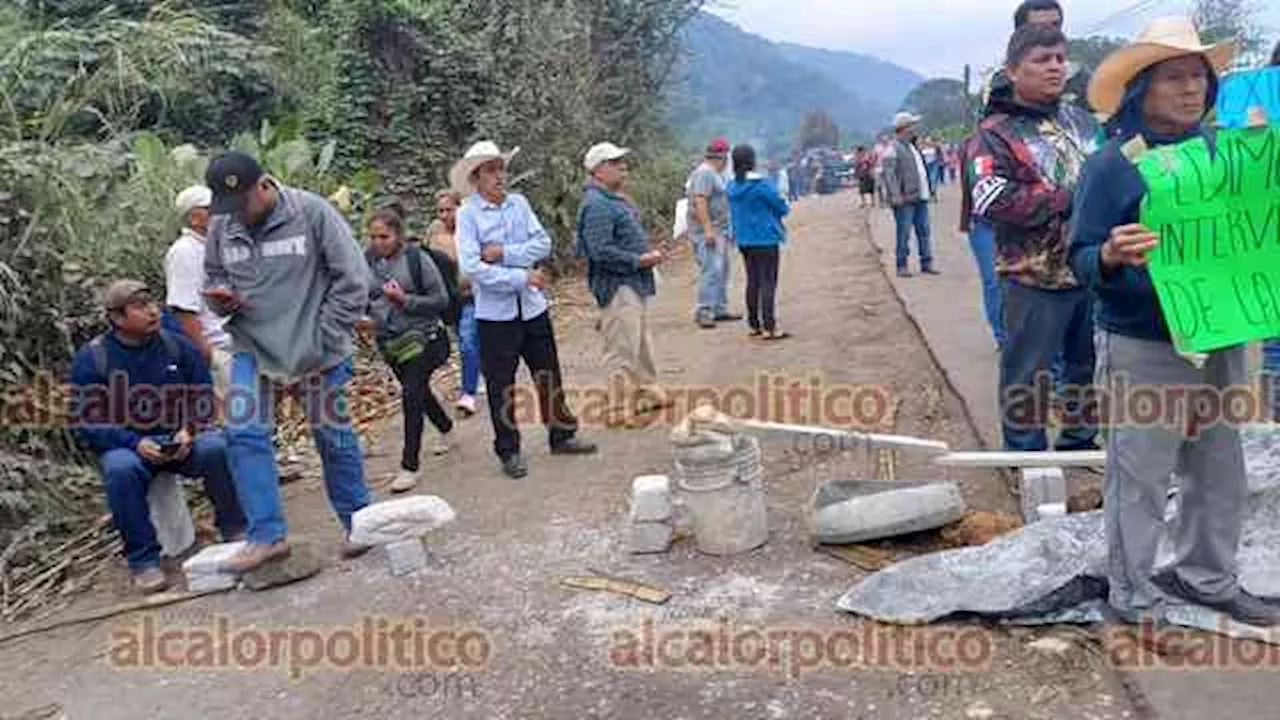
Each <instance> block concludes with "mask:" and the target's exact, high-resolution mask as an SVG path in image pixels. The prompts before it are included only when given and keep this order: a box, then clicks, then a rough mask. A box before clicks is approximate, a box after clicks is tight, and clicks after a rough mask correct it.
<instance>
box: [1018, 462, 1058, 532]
mask: <svg viewBox="0 0 1280 720" xmlns="http://www.w3.org/2000/svg"><path fill="white" fill-rule="evenodd" d="M1019 487H1020V488H1021V494H1022V498H1021V499H1022V519H1023V521H1024V522H1028V523H1032V522H1035V521H1036V520H1037V519H1038V518H1039V517H1040V514H1039V508H1040V506H1041V505H1056V504H1058V503H1062V504H1063V505H1064V506H1065V505H1066V503H1067V477H1066V475H1065V474H1064V473H1063V472H1062V468H1060V467H1046V468H1024V469H1023V470H1022V471H1021V477H1020V480H1019Z"/></svg>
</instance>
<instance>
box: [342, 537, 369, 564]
mask: <svg viewBox="0 0 1280 720" xmlns="http://www.w3.org/2000/svg"><path fill="white" fill-rule="evenodd" d="M372 549H373V546H372V545H366V544H364V543H357V542H351V534H350V533H348V534H346V535H344V536H343V537H342V557H344V558H346V559H347V560H350V559H352V558H358V557H360V556H361V555H364V554H365V553H367V552H369V551H370V550H372Z"/></svg>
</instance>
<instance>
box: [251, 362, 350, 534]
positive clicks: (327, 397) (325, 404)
mask: <svg viewBox="0 0 1280 720" xmlns="http://www.w3.org/2000/svg"><path fill="white" fill-rule="evenodd" d="M350 380H351V359H350V358H347V359H346V360H344V361H343V362H342V363H340V364H338V365H335V366H334V367H332V368H330V369H328V370H326V371H324V372H323V373H320V374H319V375H318V376H317V375H312V376H309V377H307V378H306V379H305V380H303V381H301V382H300V383H299V384H298V385H295V386H294V387H295V388H298V389H299V390H300V397H299V399H300V400H301V401H302V404H303V406H304V407H305V409H306V412H307V420H308V421H309V422H310V423H311V435H312V437H313V438H314V439H315V443H316V449H317V450H319V451H320V462H321V465H322V466H323V475H324V487H325V492H326V493H328V495H329V504H330V505H331V506H332V507H333V510H334V512H335V513H337V515H338V521H339V522H341V523H342V526H343V527H344V528H345V529H347V530H350V529H351V515H352V514H353V513H355V511H357V510H359V509H360V508H362V507H364V506H366V505H368V504H369V488H368V486H367V485H366V484H365V480H364V458H363V453H361V451H360V441H359V439H358V438H356V434H355V431H354V430H352V428H351V418H350V416H349V415H348V412H347V397H346V384H347V382H348V381H350ZM272 385H273V383H271V382H269V381H267V379H266V378H264V377H262V376H260V375H259V374H258V359H257V358H256V357H254V355H253V354H252V353H243V352H242V353H236V355H235V358H234V359H233V360H232V362H231V387H230V388H229V389H228V390H227V400H226V416H227V422H226V424H227V431H226V432H227V458H228V461H229V463H230V465H231V474H232V476H233V477H234V478H235V484H236V492H237V493H238V494H239V495H240V505H241V506H242V507H244V512H245V515H246V516H247V517H248V519H249V533H248V535H249V541H250V542H252V543H260V544H268V543H272V542H275V541H277V540H282V539H284V537H285V535H286V534H287V533H288V527H287V525H286V524H285V520H284V505H283V503H282V502H281V500H280V477H279V472H278V469H277V468H276V455H275V449H274V448H273V447H272V443H271V435H272V431H273V429H274V425H275V421H274V415H275V403H274V394H275V393H274V392H273V390H272Z"/></svg>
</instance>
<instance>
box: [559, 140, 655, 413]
mask: <svg viewBox="0 0 1280 720" xmlns="http://www.w3.org/2000/svg"><path fill="white" fill-rule="evenodd" d="M630 152H631V151H630V150H629V149H627V148H621V147H618V146H617V145H614V144H613V143H600V144H599V145H595V146H593V147H592V148H591V149H590V150H588V151H587V155H586V157H585V158H584V159H583V165H584V166H585V167H586V169H587V172H588V173H590V174H591V177H590V179H589V180H588V181H587V187H586V190H585V191H584V192H583V196H582V206H581V207H579V208H578V222H577V229H578V248H577V249H578V254H579V255H582V256H584V257H586V258H587V282H588V284H589V285H590V286H591V294H592V295H594V296H595V299H596V302H597V303H599V305H600V308H601V310H602V311H603V312H602V315H601V318H600V332H601V333H602V334H603V335H604V344H605V347H604V354H605V361H606V363H607V364H608V365H609V370H610V372H611V377H610V407H609V414H608V417H607V418H606V421H607V422H608V424H610V425H614V426H624V425H625V426H630V427H634V426H635V425H636V423H637V422H638V421H639V418H640V416H642V415H643V414H645V413H646V412H649V411H652V410H653V409H655V407H656V406H658V405H665V398H666V394H665V393H664V392H663V391H662V390H661V389H659V388H658V369H657V365H656V364H655V363H654V360H653V339H652V337H650V334H649V302H650V299H651V298H652V297H653V296H654V294H655V292H656V287H655V284H654V270H653V268H655V267H656V266H657V265H658V264H659V263H661V262H662V253H661V252H660V251H658V250H651V249H650V248H649V241H648V238H647V237H646V235H645V232H644V226H643V225H641V224H640V212H639V210H637V209H636V207H635V206H634V205H633V204H632V203H631V202H630V200H628V199H627V198H626V197H625V196H624V195H623V194H622V192H623V189H624V187H625V185H626V182H627V174H628V172H629V170H628V167H627V160H626V158H627V155H628V154H630Z"/></svg>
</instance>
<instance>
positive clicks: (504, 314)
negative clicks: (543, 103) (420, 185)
mask: <svg viewBox="0 0 1280 720" xmlns="http://www.w3.org/2000/svg"><path fill="white" fill-rule="evenodd" d="M516 152H517V151H512V152H509V153H505V154H504V153H502V152H501V151H499V149H498V146H497V145H495V144H494V143H492V142H489V141H483V142H478V143H476V144H475V145H473V146H471V149H469V150H467V153H466V155H465V156H463V158H462V160H459V161H458V163H457V164H456V165H454V167H453V170H452V171H451V172H450V173H449V179H450V182H451V184H452V185H453V188H454V189H455V190H457V191H458V192H459V193H461V194H462V195H463V196H464V197H466V198H467V200H466V202H465V203H464V204H463V206H462V209H461V210H459V211H458V229H457V234H456V238H457V243H458V266H459V268H460V269H461V271H462V273H463V274H464V275H466V276H467V277H468V278H470V279H471V285H472V288H473V291H474V295H475V311H476V321H477V325H478V326H479V331H480V371H481V373H482V374H483V375H484V379H485V385H486V388H487V394H488V398H489V416H490V420H491V421H492V422H493V430H494V442H493V450H494V452H495V453H496V454H497V455H498V458H499V459H500V460H501V461H502V470H503V472H504V473H506V474H507V476H508V477H511V478H512V479H517V478H522V477H524V476H525V475H527V474H528V473H529V470H528V467H527V466H526V465H525V462H524V459H523V458H522V457H521V454H520V431H519V430H518V429H517V427H516V418H515V405H516V402H515V400H516V398H515V396H514V393H513V390H514V388H515V382H516V370H517V369H518V367H519V364H520V359H521V358H524V361H525V364H526V365H527V366H528V368H529V373H530V375H532V376H533V378H534V382H535V384H536V386H537V391H538V407H539V409H540V411H541V413H542V422H543V424H545V425H546V426H547V431H548V434H549V436H550V437H549V439H550V443H551V453H552V454H553V455H589V454H592V453H595V452H596V446H595V445H593V444H591V443H587V442H584V441H582V440H580V439H578V438H577V430H578V422H577V419H576V418H575V417H574V415H573V413H572V411H571V410H570V409H569V407H568V404H567V403H566V402H565V399H564V390H563V383H562V380H561V373H560V359H559V357H558V355H557V351H556V339H555V333H554V331H553V330H552V327H551V317H550V313H548V312H547V299H546V297H545V296H544V295H543V294H542V288H544V287H545V286H546V283H547V278H546V275H545V274H544V273H543V271H542V270H541V269H540V268H539V267H537V264H538V262H539V261H541V260H543V259H545V258H546V257H547V256H548V255H550V254H551V238H550V236H548V235H547V231H546V230H545V229H544V228H543V227H542V223H541V222H539V221H538V218H537V216H536V215H534V213H533V208H531V207H530V206H529V201H528V200H526V199H525V197H524V196H523V195H520V194H519V193H508V192H507V189H506V179H507V163H508V162H509V161H510V160H511V158H512V157H513V156H514V155H515V153H516Z"/></svg>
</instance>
